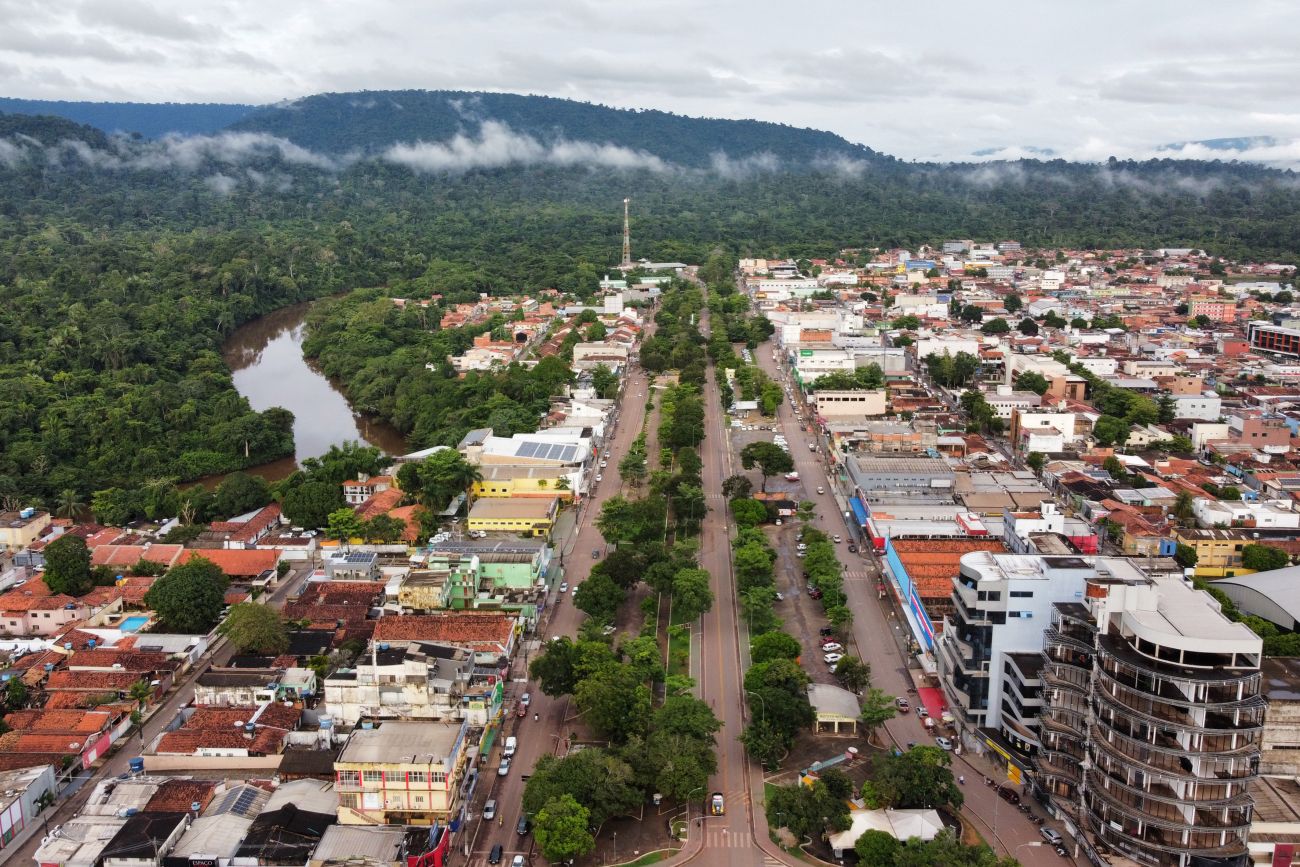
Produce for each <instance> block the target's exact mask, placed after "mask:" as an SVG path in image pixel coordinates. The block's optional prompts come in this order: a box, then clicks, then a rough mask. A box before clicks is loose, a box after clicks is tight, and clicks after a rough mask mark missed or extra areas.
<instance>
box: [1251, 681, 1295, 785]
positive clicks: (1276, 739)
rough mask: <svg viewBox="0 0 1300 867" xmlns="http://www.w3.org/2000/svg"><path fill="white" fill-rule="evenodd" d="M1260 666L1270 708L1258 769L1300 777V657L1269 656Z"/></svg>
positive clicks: (1265, 724) (1266, 699)
mask: <svg viewBox="0 0 1300 867" xmlns="http://www.w3.org/2000/svg"><path fill="white" fill-rule="evenodd" d="M1260 670H1261V671H1262V672H1263V673H1264V700H1265V701H1266V702H1268V710H1267V712H1265V714H1264V736H1263V739H1262V740H1261V741H1260V745H1259V750H1260V752H1259V772H1260V773H1261V774H1265V775H1279V776H1285V777H1292V778H1295V777H1300V658H1297V657H1274V656H1271V657H1267V658H1266V659H1265V660H1264V662H1263V663H1262V664H1261V665H1260ZM1296 806H1297V807H1300V801H1297V802H1296Z"/></svg>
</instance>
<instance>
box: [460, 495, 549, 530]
mask: <svg viewBox="0 0 1300 867" xmlns="http://www.w3.org/2000/svg"><path fill="white" fill-rule="evenodd" d="M559 508H560V498H559V497H557V496H554V495H552V496H550V497H547V498H545V499H542V498H540V497H512V498H508V499H506V498H492V497H487V498H484V499H482V500H479V501H478V502H476V503H475V504H474V507H473V508H472V509H470V510H469V521H468V525H467V526H468V528H469V529H470V530H481V531H483V532H487V533H528V534H529V535H532V536H549V535H550V534H551V527H552V526H554V524H555V514H556V512H558V511H559Z"/></svg>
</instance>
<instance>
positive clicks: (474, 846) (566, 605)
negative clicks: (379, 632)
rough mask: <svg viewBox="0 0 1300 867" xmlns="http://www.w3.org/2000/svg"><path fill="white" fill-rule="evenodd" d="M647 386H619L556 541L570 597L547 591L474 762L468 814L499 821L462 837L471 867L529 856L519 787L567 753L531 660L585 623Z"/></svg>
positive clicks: (569, 724)
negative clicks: (524, 706)
mask: <svg viewBox="0 0 1300 867" xmlns="http://www.w3.org/2000/svg"><path fill="white" fill-rule="evenodd" d="M650 333H651V329H647V333H646V335H645V336H646V337H648V336H649V334H650ZM647 386H648V382H647V378H646V374H645V371H643V370H642V369H641V368H640V367H634V368H633V369H631V370H630V371H629V373H628V374H627V376H626V378H625V379H624V380H623V390H622V393H621V395H620V400H619V410H618V421H617V423H616V430H615V431H614V435H613V438H612V441H610V442H608V443H607V445H606V451H605V454H604V457H605V458H606V459H607V460H608V461H609V466H608V467H606V468H605V469H603V470H599V471H598V472H599V473H600V474H601V475H602V476H603V477H604V479H603V481H601V482H599V483H598V484H597V485H596V487H595V489H594V490H593V491H592V493H591V496H589V497H588V498H587V499H586V501H585V502H584V503H583V504H582V505H581V506H580V507H579V514H578V517H577V521H576V524H575V526H574V529H573V531H572V532H571V533H570V535H569V538H568V539H563V540H557V541H556V544H557V546H558V547H559V549H560V551H561V552H562V555H563V558H564V560H563V562H564V580H565V581H568V582H569V592H568V593H566V594H564V595H563V596H562V597H561V596H560V595H559V594H558V592H556V591H552V596H553V597H554V602H553V604H552V605H550V609H549V614H548V615H547V617H546V620H545V621H544V623H543V624H542V625H540V626H539V627H538V630H537V634H536V635H535V636H532V637H531V643H530V644H528V645H527V649H526V650H525V652H524V653H522V654H520V655H518V656H517V657H516V664H515V666H514V667H513V669H512V671H513V675H514V678H515V682H514V683H511V684H510V685H509V689H508V690H507V694H506V701H505V709H506V724H505V727H504V730H503V731H502V732H500V734H499V735H498V736H497V738H496V741H495V743H494V744H493V747H492V755H491V756H489V757H486V758H485V759H484V760H482V761H480V762H479V774H480V779H479V784H478V790H477V791H476V792H475V795H474V805H473V809H472V811H471V812H472V813H473V815H475V816H476V817H477V816H481V815H482V807H483V803H484V802H485V801H486V800H487V799H488V798H493V799H495V800H496V802H497V815H498V819H497V821H495V822H491V823H483V822H482V821H480V820H479V819H477V818H475V819H473V820H472V822H473V823H474V827H471V829H470V832H469V833H470V836H469V837H468V838H465V837H462V840H466V839H467V840H469V841H470V842H469V843H468V845H469V846H470V849H471V852H472V857H471V858H470V861H469V863H470V864H486V863H487V855H488V853H489V852H490V851H491V849H492V847H493V846H494V845H496V844H498V843H500V844H501V846H502V848H503V849H504V851H505V856H506V861H507V863H508V862H509V859H510V858H511V857H513V856H514V855H515V854H518V853H524V854H529V853H531V852H533V851H534V846H533V836H532V834H531V833H530V834H528V835H527V836H526V837H521V836H520V835H519V834H518V833H516V825H517V823H518V822H519V816H520V814H521V812H522V808H521V806H520V805H521V803H522V800H523V794H524V781H525V778H526V777H527V776H528V775H529V774H530V773H531V772H532V769H533V766H534V765H536V764H537V760H538V759H539V758H541V757H542V756H543V755H544V754H546V753H557V752H562V751H563V750H564V748H565V747H567V745H568V736H569V734H570V733H571V732H572V731H573V730H574V727H575V726H574V721H573V720H572V719H571V717H570V715H571V714H572V713H573V709H572V707H571V705H570V702H569V699H568V698H567V697H563V698H558V699H554V698H550V697H548V696H546V695H543V694H542V691H541V690H540V689H538V688H537V686H536V685H535V684H532V683H528V682H526V678H527V676H528V675H527V668H528V662H529V661H531V660H532V658H533V657H534V656H536V648H537V647H540V646H541V645H542V644H544V643H545V642H546V641H547V640H548V639H549V638H551V637H552V636H559V635H568V636H573V635H576V634H577V632H578V625H579V624H580V623H581V622H582V620H583V619H584V618H585V617H586V615H585V614H583V613H582V612H581V611H579V610H578V609H576V608H575V607H574V605H573V592H574V591H575V590H576V589H577V587H578V585H579V584H581V583H582V582H583V581H585V580H586V578H587V575H588V574H589V573H590V572H591V567H592V564H593V563H595V562H596V559H595V558H594V557H593V556H592V552H593V551H596V550H600V551H602V552H603V551H604V548H605V540H604V539H603V538H602V537H601V535H600V531H598V530H597V529H596V526H595V521H596V519H597V518H598V517H599V516H600V506H601V504H602V503H604V501H605V500H607V499H608V498H610V497H612V496H614V495H616V494H618V493H619V491H620V489H621V488H622V479H621V477H620V476H619V472H618V462H619V461H621V460H622V459H623V457H624V456H625V455H626V454H627V452H628V449H629V448H630V447H631V445H632V441H633V440H635V439H636V438H637V436H638V435H639V434H640V433H641V423H642V421H643V420H644V418H645V403H646V395H647ZM525 692H528V693H530V694H531V698H532V703H531V704H530V706H529V708H528V713H527V714H526V715H525V716H523V717H517V716H514V713H515V707H516V700H517V699H518V698H519V696H521V695H522V694H523V693H525ZM534 713H536V714H537V715H538V719H537V720H534V719H533V714H534ZM510 735H514V736H515V737H517V738H518V739H519V745H518V748H517V752H516V753H515V755H514V759H513V761H512V762H511V769H510V773H509V774H508V775H506V776H505V777H500V776H498V775H497V767H498V766H499V765H500V760H501V749H502V745H503V744H504V742H505V739H506V738H507V737H508V736H510Z"/></svg>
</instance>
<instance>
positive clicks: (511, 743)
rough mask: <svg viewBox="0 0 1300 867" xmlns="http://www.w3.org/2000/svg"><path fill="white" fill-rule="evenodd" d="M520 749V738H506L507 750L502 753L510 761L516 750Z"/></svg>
mask: <svg viewBox="0 0 1300 867" xmlns="http://www.w3.org/2000/svg"><path fill="white" fill-rule="evenodd" d="M518 747H519V738H517V737H513V736H511V737H508V738H506V745H505V749H503V750H502V751H501V755H503V756H505V757H506V758H507V759H508V758H510V757H511V756H513V755H514V754H515V750H516V749H518Z"/></svg>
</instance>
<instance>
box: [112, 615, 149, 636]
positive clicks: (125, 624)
mask: <svg viewBox="0 0 1300 867" xmlns="http://www.w3.org/2000/svg"><path fill="white" fill-rule="evenodd" d="M148 622H149V618H148V617H143V616H141V615H139V614H137V615H135V616H134V617H128V618H126V619H125V620H123V621H122V622H121V623H119V624H117V628H118V629H120V630H122V631H123V632H139V631H140V630H141V629H143V628H144V625H145V624H146V623H148Z"/></svg>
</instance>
